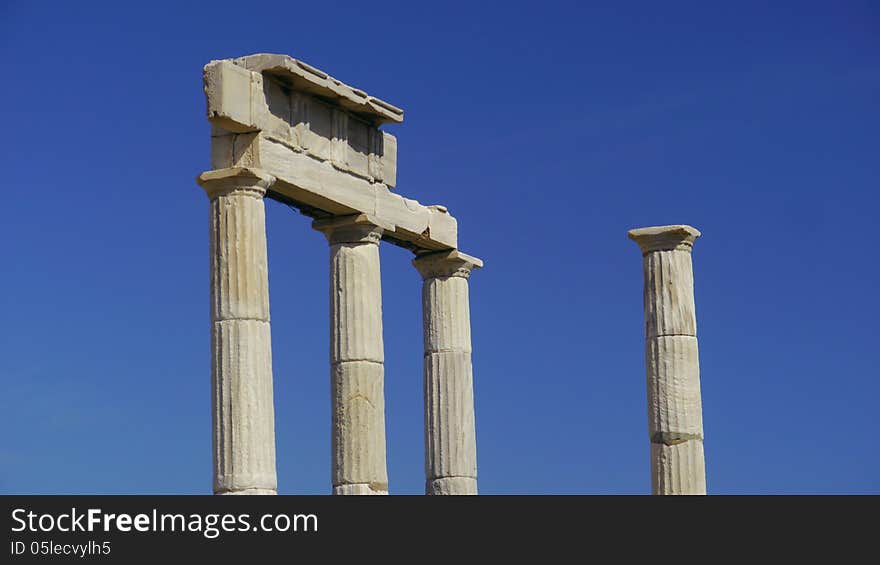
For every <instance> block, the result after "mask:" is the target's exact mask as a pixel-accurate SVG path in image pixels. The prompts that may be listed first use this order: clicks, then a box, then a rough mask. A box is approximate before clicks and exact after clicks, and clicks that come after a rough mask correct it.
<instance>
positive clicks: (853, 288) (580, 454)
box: [0, 1, 880, 493]
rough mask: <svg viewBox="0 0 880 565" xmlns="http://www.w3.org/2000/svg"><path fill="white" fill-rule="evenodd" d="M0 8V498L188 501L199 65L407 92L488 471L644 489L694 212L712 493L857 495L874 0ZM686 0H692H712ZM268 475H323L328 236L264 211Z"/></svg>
mask: <svg viewBox="0 0 880 565" xmlns="http://www.w3.org/2000/svg"><path fill="white" fill-rule="evenodd" d="M602 4H604V6H601V5H599V3H586V2H577V3H574V2H573V3H556V2H550V1H544V2H533V3H532V2H530V3H517V2H503V3H502V2H498V3H496V4H493V5H488V4H481V3H475V2H462V3H455V2H442V3H439V2H438V3H416V2H399V3H397V2H352V3H349V4H339V5H337V4H333V3H330V2H311V3H308V2H306V3H302V2H290V1H286V2H259V3H242V2H220V1H216V2H209V3H204V5H203V6H201V7H197V6H196V5H195V3H184V2H158V1H156V2H145V3H129V2H102V3H97V2H54V3H46V2H24V1H13V2H11V3H10V2H8V1H6V2H0V54H2V55H3V66H2V71H3V77H4V80H3V81H2V88H0V108H2V125H3V129H4V131H5V134H4V135H3V137H2V141H0V151H2V155H3V157H2V163H3V166H2V185H3V188H2V194H3V198H2V206H0V214H2V221H0V241H2V250H3V254H2V257H3V262H2V264H3V269H2V274H3V276H2V278H0V326H2V328H3V329H2V330H0V436H2V439H0V492H7V493H209V492H210V489H211V441H210V396H209V390H210V389H209V386H210V385H209V382H210V380H209V375H210V351H209V322H208V316H209V310H208V226H207V219H208V201H207V198H206V196H205V194H204V192H203V191H202V189H201V188H199V187H198V185H197V184H196V183H195V180H194V178H195V176H196V175H197V174H198V173H199V172H201V171H203V170H205V169H207V168H209V140H208V131H209V130H208V122H207V120H206V119H205V103H204V95H203V92H202V83H201V71H202V66H203V65H204V64H205V63H207V62H208V61H210V60H212V59H222V58H227V57H235V56H240V55H245V54H250V53H255V52H275V53H287V54H290V55H293V56H294V57H297V58H300V59H302V60H304V61H306V62H308V63H310V64H312V65H315V66H317V67H319V68H321V69H323V70H325V71H327V72H329V73H330V74H332V75H333V76H336V77H338V78H340V79H341V80H343V81H345V82H347V83H349V84H352V85H355V86H357V87H360V88H363V89H365V90H366V91H368V92H370V93H371V94H374V95H376V96H379V97H381V98H384V99H386V100H388V101H390V102H392V103H394V104H397V105H399V106H401V107H403V108H404V109H405V110H406V119H405V122H404V123H403V124H400V125H395V126H393V127H391V128H389V130H390V131H392V132H393V133H394V134H395V135H397V136H398V140H399V182H398V191H399V192H401V193H403V194H405V195H407V196H409V197H411V198H416V199H418V200H420V201H421V202H422V203H424V204H434V203H442V204H445V205H447V206H448V207H449V209H450V211H451V212H452V213H453V214H454V215H455V216H456V217H457V218H458V220H459V235H460V237H459V241H460V245H461V248H462V250H463V251H466V252H468V253H472V254H474V255H477V256H480V257H482V258H484V259H485V262H486V267H485V268H484V269H483V270H482V271H478V272H477V273H475V274H474V275H473V276H472V278H471V309H472V316H473V342H474V371H475V395H476V408H477V440H478V462H479V476H480V489H481V492H483V493H647V492H649V491H650V479H649V474H648V469H649V458H648V453H649V451H648V434H647V416H646V399H645V383H644V381H645V376H644V372H645V369H644V358H643V339H644V338H643V323H644V322H643V313H642V298H641V286H642V271H641V258H640V255H639V252H638V248H637V247H636V245H635V244H634V243H633V242H631V241H629V240H628V239H627V237H626V231H627V229H629V228H632V227H638V226H646V225H657V224H667V223H689V224H692V225H694V226H696V227H698V228H699V229H700V230H702V232H703V237H702V238H701V239H700V240H698V242H697V244H696V247H695V251H694V270H695V279H696V300H697V317H698V327H699V330H698V333H699V338H700V355H701V369H702V390H703V413H704V422H705V435H706V457H707V468H708V484H709V490H710V492H712V493H832V492H833V493H866V492H873V493H877V492H880V450H878V442H877V430H878V428H880V418H878V408H877V406H878V396H880V378H878V377H880V371H878V369H877V360H878V353H880V348H878V345H877V340H878V325H877V322H878V314H880V308H878V298H877V291H876V289H877V279H878V276H880V266H878V265H880V263H878V261H877V226H878V222H877V214H878V207H880V196H878V187H880V185H878V176H880V175H878V173H880V152H878V149H880V147H878V145H880V143H878V131H880V67H878V60H880V59H878V56H880V9H878V8H877V5H876V4H873V6H872V5H871V4H872V3H871V2H836V1H828V2H774V3H772V6H768V5H766V4H771V3H767V2H735V3H733V2H731V3H725V4H723V5H722V4H721V3H704V2H664V3H660V2H639V3H635V2H627V3H614V4H615V6H614V7H613V8H612V7H609V6H608V4H610V3H602ZM709 4H711V6H710V5H709ZM267 223H268V234H269V263H270V265H269V280H270V295H271V306H272V322H273V325H272V338H273V363H274V376H275V405H276V415H277V419H276V430H277V431H276V434H277V450H278V480H279V488H280V492H282V493H326V492H329V489H330V479H329V477H330V471H329V467H330V435H329V431H330V411H329V403H330V401H329V376H328V371H329V369H328V348H329V346H328V341H329V337H328V334H329V330H328V296H327V295H328V291H327V284H328V282H327V276H328V266H327V263H328V260H327V256H328V250H327V244H326V242H325V240H324V237H323V236H322V235H321V234H319V233H317V232H314V231H313V230H311V229H310V227H309V221H308V219H307V218H304V217H302V216H299V215H297V214H295V213H294V212H292V211H290V210H289V209H287V208H285V207H284V206H282V205H279V204H277V203H272V202H270V203H268V205H267ZM410 258H411V256H410V254H409V253H408V252H405V251H403V250H401V249H398V248H395V247H393V246H391V245H383V246H382V279H383V291H384V306H385V310H384V312H385V314H384V322H385V346H386V352H385V356H386V367H387V368H386V395H387V414H386V418H387V422H388V430H387V436H388V471H389V479H390V484H391V490H392V492H394V493H420V492H422V489H423V481H424V475H423V446H422V427H423V424H422V397H421V395H422V376H421V372H422V368H421V367H422V366H421V357H422V345H421V310H420V278H419V276H418V274H417V273H416V271H415V269H414V268H413V267H412V266H411V264H410Z"/></svg>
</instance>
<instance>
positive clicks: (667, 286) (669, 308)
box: [628, 225, 706, 494]
mask: <svg viewBox="0 0 880 565" xmlns="http://www.w3.org/2000/svg"><path fill="white" fill-rule="evenodd" d="M628 235H629V237H630V239H632V240H634V241H635V242H636V243H638V245H639V247H640V248H641V250H642V265H643V271H644V307H645V364H646V369H647V388H648V431H649V434H650V438H651V488H652V492H653V494H706V466H705V458H704V454H703V411H702V400H701V395H700V362H699V354H698V349H697V318H696V307H695V303H694V272H693V264H692V260H691V251H692V249H693V245H694V240H696V238H698V237H699V236H700V232H699V231H698V230H696V229H695V228H693V227H691V226H685V225H671V226H657V227H650V228H640V229H634V230H630V231H629V233H628Z"/></svg>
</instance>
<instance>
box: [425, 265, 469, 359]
mask: <svg viewBox="0 0 880 565" xmlns="http://www.w3.org/2000/svg"><path fill="white" fill-rule="evenodd" d="M422 301H423V306H422V312H423V313H424V317H425V319H424V321H423V323H424V341H425V352H426V353H437V352H441V351H461V352H465V353H470V352H471V317H470V307H469V304H468V281H467V279H466V278H464V277H431V278H428V279H425V281H424V283H423V284H422Z"/></svg>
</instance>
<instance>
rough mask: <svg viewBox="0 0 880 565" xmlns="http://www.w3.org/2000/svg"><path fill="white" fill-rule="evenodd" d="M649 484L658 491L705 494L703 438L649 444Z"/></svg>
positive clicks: (672, 493) (669, 493) (659, 492)
mask: <svg viewBox="0 0 880 565" xmlns="http://www.w3.org/2000/svg"><path fill="white" fill-rule="evenodd" d="M651 488H652V491H653V493H654V494H658V495H701V494H706V469H705V457H704V454H703V442H702V441H698V440H691V441H685V442H683V443H679V444H675V445H664V444H657V443H653V444H651Z"/></svg>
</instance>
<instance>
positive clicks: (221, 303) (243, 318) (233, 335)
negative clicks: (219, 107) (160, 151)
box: [198, 168, 277, 494]
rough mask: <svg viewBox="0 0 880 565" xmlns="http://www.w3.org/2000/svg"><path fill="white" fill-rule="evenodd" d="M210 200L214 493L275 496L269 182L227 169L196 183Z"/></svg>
mask: <svg viewBox="0 0 880 565" xmlns="http://www.w3.org/2000/svg"><path fill="white" fill-rule="evenodd" d="M198 181H199V184H201V185H202V187H204V189H205V191H206V192H207V193H208V197H209V198H210V199H211V213H210V225H211V236H210V239H211V325H212V328H211V351H212V356H211V392H212V401H213V405H212V412H211V417H212V430H213V442H212V443H213V463H214V494H275V493H276V489H277V480H276V473H275V410H274V405H273V397H272V350H271V337H270V331H269V279H268V268H267V263H268V261H267V257H266V214H265V208H264V205H263V196H264V195H265V194H266V188H268V187H269V186H270V185H271V184H272V183H273V182H274V181H275V178H274V177H272V176H271V175H268V174H265V173H262V172H260V171H257V170H254V169H246V168H230V169H219V170H215V171H209V172H206V173H202V175H200V176H199V178H198Z"/></svg>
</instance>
